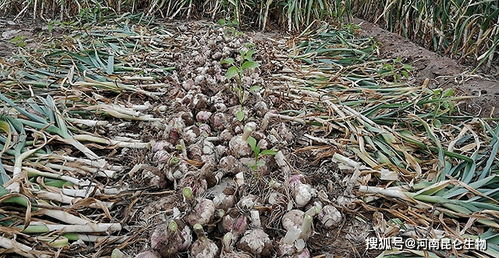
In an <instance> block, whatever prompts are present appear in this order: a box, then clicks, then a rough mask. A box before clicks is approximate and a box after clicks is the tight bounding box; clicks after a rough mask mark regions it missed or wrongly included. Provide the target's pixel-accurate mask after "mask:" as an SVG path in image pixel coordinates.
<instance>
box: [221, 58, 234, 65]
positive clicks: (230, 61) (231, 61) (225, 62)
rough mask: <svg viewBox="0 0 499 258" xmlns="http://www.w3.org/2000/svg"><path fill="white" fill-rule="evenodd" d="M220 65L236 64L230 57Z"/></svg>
mask: <svg viewBox="0 0 499 258" xmlns="http://www.w3.org/2000/svg"><path fill="white" fill-rule="evenodd" d="M220 64H230V65H231V64H234V58H230V57H229V58H226V59H224V60H222V61H220Z"/></svg>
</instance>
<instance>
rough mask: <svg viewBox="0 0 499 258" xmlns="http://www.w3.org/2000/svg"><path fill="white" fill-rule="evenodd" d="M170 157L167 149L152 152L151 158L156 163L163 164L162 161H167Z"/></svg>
mask: <svg viewBox="0 0 499 258" xmlns="http://www.w3.org/2000/svg"><path fill="white" fill-rule="evenodd" d="M170 158H171V154H170V153H169V152H168V151H165V150H159V151H156V152H155V153H154V156H153V158H152V160H153V161H154V162H155V163H156V164H163V163H167V162H168V161H169V160H170Z"/></svg>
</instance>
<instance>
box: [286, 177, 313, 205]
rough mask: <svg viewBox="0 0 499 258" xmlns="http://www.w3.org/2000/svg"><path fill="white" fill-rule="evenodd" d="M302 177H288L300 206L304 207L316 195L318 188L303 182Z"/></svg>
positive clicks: (297, 203)
mask: <svg viewBox="0 0 499 258" xmlns="http://www.w3.org/2000/svg"><path fill="white" fill-rule="evenodd" d="M302 179H303V176H302V175H292V176H290V177H289V179H288V184H289V186H290V188H291V191H292V193H293V195H294V200H295V202H296V205H297V206H298V207H304V206H305V205H307V204H308V203H309V202H310V200H311V199H312V197H314V196H315V195H316V190H315V189H314V188H313V187H312V186H311V185H309V184H304V183H302V182H301V180H302Z"/></svg>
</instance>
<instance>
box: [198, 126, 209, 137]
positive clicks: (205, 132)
mask: <svg viewBox="0 0 499 258" xmlns="http://www.w3.org/2000/svg"><path fill="white" fill-rule="evenodd" d="M199 131H200V133H201V135H204V136H208V135H210V134H211V127H210V125H209V124H200V125H199Z"/></svg>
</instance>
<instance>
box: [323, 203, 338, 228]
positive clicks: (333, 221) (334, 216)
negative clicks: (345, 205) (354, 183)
mask: <svg viewBox="0 0 499 258" xmlns="http://www.w3.org/2000/svg"><path fill="white" fill-rule="evenodd" d="M317 218H318V219H319V221H320V222H321V224H322V225H323V226H324V227H326V228H330V227H333V226H338V225H339V224H340V223H341V220H342V215H341V213H340V211H338V210H337V209H336V208H335V207H334V206H332V205H326V206H324V207H323V208H322V210H321V212H320V213H319V215H318V216H317Z"/></svg>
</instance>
